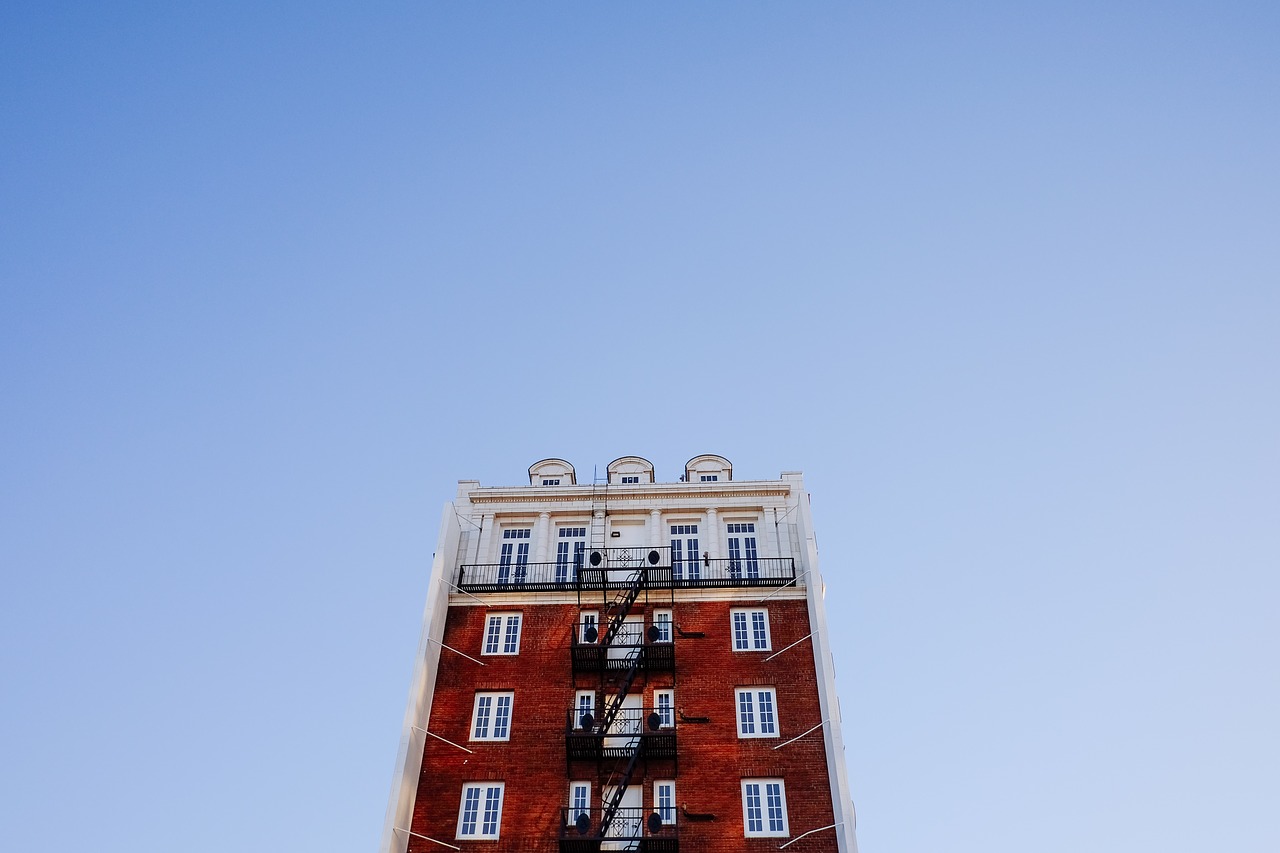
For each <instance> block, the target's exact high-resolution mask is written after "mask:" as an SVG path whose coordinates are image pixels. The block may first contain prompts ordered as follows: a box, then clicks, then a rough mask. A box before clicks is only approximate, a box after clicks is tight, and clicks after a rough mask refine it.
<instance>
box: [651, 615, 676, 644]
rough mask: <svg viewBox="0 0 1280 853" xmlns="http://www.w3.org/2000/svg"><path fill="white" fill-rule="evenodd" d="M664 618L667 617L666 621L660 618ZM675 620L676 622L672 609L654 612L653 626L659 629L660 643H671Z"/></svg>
mask: <svg viewBox="0 0 1280 853" xmlns="http://www.w3.org/2000/svg"><path fill="white" fill-rule="evenodd" d="M664 616H665V617H666V618H665V619H663V618H660V617H664ZM674 620H675V617H674V615H673V614H672V612H671V610H670V609H664V610H655V611H653V624H654V625H656V626H657V627H658V642H659V643H669V642H671V632H672V630H673V629H672V625H673V624H674ZM664 626H665V628H664Z"/></svg>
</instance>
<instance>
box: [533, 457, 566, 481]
mask: <svg viewBox="0 0 1280 853" xmlns="http://www.w3.org/2000/svg"><path fill="white" fill-rule="evenodd" d="M577 484H578V478H577V476H576V475H575V474H574V471H573V466H572V465H570V464H569V463H568V462H565V461H564V460H563V459H543V460H542V461H541V462H535V463H533V464H532V465H530V466H529V485H531V486H576V485H577Z"/></svg>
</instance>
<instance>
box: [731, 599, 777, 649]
mask: <svg viewBox="0 0 1280 853" xmlns="http://www.w3.org/2000/svg"><path fill="white" fill-rule="evenodd" d="M739 613H742V614H745V615H744V617H743V618H744V619H745V620H746V631H747V633H746V638H745V641H746V645H742V646H739V645H738V633H737V614H739ZM756 613H763V614H764V620H763V621H764V645H763V646H759V645H756V643H757V638H756V618H755V616H754V614H756ZM729 642H730V645H731V646H732V648H733V650H734V651H735V652H769V651H773V632H772V631H771V630H770V629H769V608H767V607H734V608H731V609H730V610H729Z"/></svg>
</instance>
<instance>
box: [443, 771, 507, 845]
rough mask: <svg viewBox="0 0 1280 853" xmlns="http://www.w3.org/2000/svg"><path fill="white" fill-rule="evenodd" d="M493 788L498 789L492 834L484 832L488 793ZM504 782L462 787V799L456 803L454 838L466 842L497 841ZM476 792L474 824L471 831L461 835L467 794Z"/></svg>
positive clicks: (470, 783)
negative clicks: (456, 818) (456, 828)
mask: <svg viewBox="0 0 1280 853" xmlns="http://www.w3.org/2000/svg"><path fill="white" fill-rule="evenodd" d="M494 788H497V789H498V814H497V816H496V817H495V818H494V825H493V832H491V833H488V832H485V831H484V824H485V816H486V814H487V812H488V809H489V792H490V791H492V790H493V789H494ZM505 788H506V783H505V782H467V783H465V784H464V785H463V786H462V798H461V799H460V800H459V802H458V831H457V833H456V834H455V835H454V838H458V839H463V840H467V841H473V840H479V839H497V838H498V837H499V835H501V833H502V800H503V794H504V793H505V790H504V789H505ZM468 791H478V792H479V794H478V798H477V800H476V815H475V822H474V823H473V824H472V828H473V831H472V832H469V833H466V834H463V832H462V829H463V818H464V816H465V815H466V811H467V792H468Z"/></svg>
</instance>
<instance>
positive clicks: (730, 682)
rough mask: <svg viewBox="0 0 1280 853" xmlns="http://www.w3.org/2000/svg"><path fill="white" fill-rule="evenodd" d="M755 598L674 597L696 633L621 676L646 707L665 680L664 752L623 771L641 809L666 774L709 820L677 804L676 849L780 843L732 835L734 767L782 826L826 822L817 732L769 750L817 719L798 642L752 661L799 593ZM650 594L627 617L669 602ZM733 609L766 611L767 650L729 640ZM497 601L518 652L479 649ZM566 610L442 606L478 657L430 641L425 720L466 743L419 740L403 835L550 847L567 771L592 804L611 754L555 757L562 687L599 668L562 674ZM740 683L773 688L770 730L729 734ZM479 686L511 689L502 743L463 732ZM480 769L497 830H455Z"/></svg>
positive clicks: (811, 841) (802, 851) (802, 623)
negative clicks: (461, 834)
mask: <svg viewBox="0 0 1280 853" xmlns="http://www.w3.org/2000/svg"><path fill="white" fill-rule="evenodd" d="M758 598H759V596H755V597H752V598H746V599H744V600H743V601H741V602H736V603H735V602H707V601H680V600H677V601H676V602H675V604H674V608H673V609H674V621H675V623H676V625H678V626H679V627H680V628H681V629H682V630H683V631H684V632H685V633H686V634H689V633H698V632H701V633H703V634H705V637H703V638H690V637H681V636H678V635H677V636H676V637H675V638H674V640H675V650H676V671H675V673H674V674H672V673H669V672H668V673H654V674H650V676H649V677H648V679H647V680H641V679H637V682H636V684H635V685H634V686H633V687H632V693H638V692H640V693H642V695H643V697H644V698H643V700H642V701H643V703H644V705H645V706H646V707H648V706H651V705H652V704H653V691H654V690H655V689H661V688H669V687H673V686H674V688H675V705H676V708H677V709H678V712H679V713H678V715H677V720H678V722H677V737H678V763H677V762H671V761H656V760H655V761H650V762H649V763H648V766H647V767H646V766H645V764H644V763H643V762H642V763H641V764H640V766H639V768H638V769H637V773H636V776H635V777H634V778H633V780H632V783H631V784H632V785H633V786H642V789H643V796H644V806H645V809H646V811H648V810H651V809H652V807H653V803H654V797H653V787H652V783H653V781H654V780H661V779H675V782H676V802H677V803H678V804H680V805H681V806H683V807H684V808H686V809H687V810H688V812H690V813H694V814H699V815H714V816H715V817H714V819H713V820H705V821H694V820H690V819H688V818H687V817H685V815H684V813H683V812H682V813H681V815H680V818H679V837H680V849H681V851H682V853H704V851H705V853H745V851H766V850H777V849H778V846H779V845H780V844H781V843H783V842H785V841H786V840H787V839H786V838H746V837H744V833H743V810H742V787H741V782H742V780H743V779H746V778H769V779H773V778H780V779H783V780H784V782H785V790H786V801H787V818H788V824H789V830H790V837H792V838H794V837H796V836H798V835H800V834H802V833H804V832H806V831H808V830H810V829H816V828H818V827H823V826H827V825H829V824H831V823H833V822H834V818H833V817H832V814H833V812H832V807H831V789H830V786H829V783H828V775H827V767H826V753H825V750H824V748H823V732H822V729H821V728H819V729H817V730H816V731H814V732H811V733H810V734H808V735H807V736H805V737H803V738H801V739H800V740H797V741H796V742H795V743H792V744H789V745H787V746H783V747H781V748H780V749H776V750H775V749H774V747H776V746H779V744H781V743H783V742H784V741H786V740H788V739H790V738H793V737H795V736H797V735H799V734H800V733H801V732H803V731H805V730H806V729H808V728H810V727H812V726H815V725H817V724H818V723H819V722H821V719H822V717H821V713H820V709H819V704H818V690H817V684H816V680H815V676H814V668H813V648H812V645H811V642H810V641H808V640H805V641H804V642H801V643H799V644H798V645H796V646H795V647H794V648H792V649H790V650H788V651H786V652H783V653H782V654H780V655H779V656H778V657H776V658H774V659H773V660H772V661H768V662H766V661H765V658H766V657H768V656H769V655H770V654H772V653H773V652H775V651H778V650H780V649H783V648H784V647H786V646H787V645H789V644H791V643H793V642H796V641H797V640H799V639H800V638H802V637H804V636H805V635H806V634H808V633H809V630H810V629H809V619H808V612H807V608H806V604H805V602H804V601H802V600H794V599H787V600H781V599H772V600H770V601H768V602H766V603H764V604H759V605H757V604H756V603H755V602H756V601H757V600H758ZM658 599H659V600H656V601H655V600H654V598H652V597H651V599H650V602H649V605H648V607H647V608H646V607H643V606H641V604H640V603H638V604H637V606H636V607H635V608H633V610H632V615H636V614H644V616H645V619H646V622H648V621H649V620H650V619H651V618H652V611H653V610H654V609H656V608H667V607H672V605H671V604H670V602H669V599H667V600H665V601H663V600H661V599H662V597H661V596H659V597H658ZM641 603H643V599H642V602H641ZM746 606H760V607H767V609H768V610H769V621H770V632H771V639H772V651H770V652H754V651H753V652H735V651H733V650H732V632H731V629H730V616H729V611H730V609H731V608H733V607H746ZM583 609H590V610H597V611H600V613H601V619H602V621H603V619H604V618H605V614H604V608H603V607H601V606H599V603H598V602H597V603H596V606H589V605H587V604H586V603H585V602H584V606H583ZM500 612H520V613H522V614H523V625H522V631H521V640H520V653H519V654H518V655H515V656H502V655H481V644H482V641H483V633H484V625H485V618H486V616H487V615H489V614H492V613H500ZM577 618H578V607H577V606H575V605H539V604H533V603H530V604H526V605H523V606H515V607H492V608H489V609H488V610H486V609H485V608H483V607H480V606H455V607H451V608H450V610H449V615H448V621H447V623H446V626H445V632H444V643H445V644H446V645H449V646H452V647H454V648H456V649H459V650H460V651H463V652H465V653H466V654H468V655H471V656H472V657H475V658H478V659H480V660H483V661H484V663H485V664H486V665H485V666H480V665H479V664H476V663H474V662H472V661H469V660H467V659H466V658H464V657H462V656H460V655H457V654H454V653H453V652H450V651H448V650H444V651H442V653H441V658H440V669H439V672H438V674H437V680H436V689H435V697H434V700H433V705H432V711H431V720H430V723H429V725H428V729H429V730H430V731H431V732H432V733H434V734H436V735H439V736H440V737H444V738H448V739H449V740H451V741H454V742H455V743H458V744H461V745H463V746H466V747H467V748H468V749H471V750H473V754H468V753H466V752H463V751H462V750H460V749H457V748H455V747H453V746H450V745H449V744H446V743H442V742H440V741H438V740H434V739H429V740H428V742H427V746H426V749H425V751H424V754H423V765H422V766H423V770H422V776H421V779H420V781H419V784H418V795H417V799H416V802H415V805H414V815H413V831H414V832H416V833H420V834H422V835H426V836H429V837H431V838H435V839H439V840H441V841H446V842H448V843H450V844H453V845H456V846H459V847H462V848H463V849H464V850H473V849H485V850H492V851H495V853H497V851H502V853H507V852H508V851H510V853H514V851H538V853H544V851H545V853H551V851H557V850H558V849H559V843H558V837H559V836H558V832H559V824H560V814H561V811H560V810H561V808H563V807H564V806H566V805H568V797H569V783H570V781H571V780H589V781H591V783H592V791H591V796H592V806H593V807H597V808H598V807H599V806H600V805H601V802H600V798H601V787H602V785H603V783H604V782H605V780H606V779H607V776H608V772H609V770H610V769H611V768H612V762H608V761H606V762H604V765H603V773H602V772H601V769H600V768H599V767H598V766H597V764H596V763H595V762H574V763H573V765H572V766H566V761H565V739H564V733H565V722H566V718H567V713H568V710H569V708H570V707H571V706H572V705H573V703H574V695H575V691H576V690H587V689H597V690H601V688H602V684H601V678H600V677H599V675H594V674H593V675H583V674H579V675H578V676H577V677H576V678H575V677H574V675H573V673H572V667H571V661H570V653H569V646H570V637H571V632H572V629H573V625H574V624H575V623H576V622H577ZM750 685H761V686H771V687H774V688H775V689H776V691H777V698H778V708H777V710H778V728H779V736H778V737H777V738H747V739H740V738H739V737H738V734H737V718H736V707H735V698H734V688H736V687H742V686H750ZM485 690H510V691H513V692H514V694H515V697H514V700H513V710H512V724H511V739H510V740H509V741H506V742H488V741H481V742H473V741H470V740H469V735H470V730H471V715H472V708H473V705H474V701H475V694H476V692H477V691H485ZM610 692H612V689H611V688H610V686H609V684H608V682H605V684H604V685H603V690H602V691H601V696H602V697H603V696H607V695H608V694H609V693H610ZM598 701H602V700H598ZM680 714H683V715H684V716H687V717H705V718H707V719H708V722H706V723H691V722H685V721H680V716H679V715H680ZM489 780H501V781H503V782H504V783H505V791H504V800H503V811H502V826H501V837H500V838H499V839H498V840H486V841H477V840H457V839H456V838H455V835H456V832H457V824H458V810H459V804H460V800H461V796H462V786H463V784H464V783H466V782H480V781H489ZM443 849H445V848H442V847H439V846H437V845H434V844H432V843H430V842H428V841H424V840H422V839H418V838H411V839H410V843H409V850H410V851H411V853H425V851H439V850H443ZM787 850H788V851H794V853H835V851H836V842H835V836H834V834H833V833H832V832H830V831H827V832H820V833H815V834H814V835H811V836H809V837H808V838H805V839H803V840H802V841H799V842H796V843H794V844H792V845H790V846H789V847H788V848H787Z"/></svg>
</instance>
